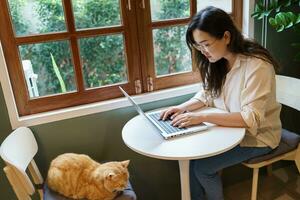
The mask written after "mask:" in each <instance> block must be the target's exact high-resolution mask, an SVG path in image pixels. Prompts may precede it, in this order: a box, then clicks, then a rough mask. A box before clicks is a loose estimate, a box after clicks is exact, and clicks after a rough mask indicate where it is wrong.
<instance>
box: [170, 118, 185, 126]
mask: <svg viewBox="0 0 300 200" xmlns="http://www.w3.org/2000/svg"><path fill="white" fill-rule="evenodd" d="M186 121H187V118H185V117H182V118H177V119H176V118H175V119H174V120H173V121H172V126H179V125H180V124H181V123H184V122H186Z"/></svg>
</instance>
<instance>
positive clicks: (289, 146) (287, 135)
mask: <svg viewBox="0 0 300 200" xmlns="http://www.w3.org/2000/svg"><path fill="white" fill-rule="evenodd" d="M299 142H300V136H299V135H297V134H296V133H293V132H291V131H288V130H286V129H282V133H281V140H280V143H279V145H278V147H277V148H276V149H274V150H272V151H271V152H270V153H268V154H265V155H262V156H259V157H255V158H251V159H249V160H247V161H245V162H244V163H246V164H255V163H259V162H262V161H265V160H270V159H272V158H274V157H276V156H279V155H282V154H285V153H287V152H290V151H292V150H294V149H296V148H297V147H298V144H299Z"/></svg>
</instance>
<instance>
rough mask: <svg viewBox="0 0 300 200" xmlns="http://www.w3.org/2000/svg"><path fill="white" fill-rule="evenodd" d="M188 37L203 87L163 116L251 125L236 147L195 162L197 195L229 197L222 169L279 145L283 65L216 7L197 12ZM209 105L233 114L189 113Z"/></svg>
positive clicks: (177, 121)
mask: <svg viewBox="0 0 300 200" xmlns="http://www.w3.org/2000/svg"><path fill="white" fill-rule="evenodd" d="M186 41H187V45H188V46H189V48H190V50H191V52H193V51H194V52H195V54H196V56H195V57H196V60H195V62H196V64H197V66H199V70H200V73H201V77H202V81H203V83H202V88H201V90H200V91H199V92H198V93H197V94H196V95H195V96H194V97H193V98H192V99H190V100H189V101H187V102H185V103H182V104H180V105H178V106H173V107H171V108H168V109H167V110H165V111H163V112H162V113H161V118H162V119H164V120H165V119H166V118H167V117H171V119H172V124H173V125H174V126H178V127H186V126H191V125H195V124H199V123H201V122H210V123H214V124H217V125H220V126H230V127H244V128H246V135H245V137H244V139H243V140H242V142H241V143H240V145H238V146H237V147H235V148H233V149H231V150H229V151H227V152H225V153H223V154H220V155H216V156H213V157H209V158H204V159H199V160H193V161H191V163H190V187H191V196H192V199H193V200H196V199H197V200H200V199H205V196H206V199H208V200H219V199H224V197H223V191H222V182H221V179H220V177H219V175H218V173H217V172H218V171H219V170H221V169H223V168H225V167H228V166H232V165H235V164H237V163H241V162H243V161H245V160H248V159H250V158H252V157H256V156H259V155H263V154H266V153H268V152H270V151H271V150H272V149H274V148H276V147H277V146H278V144H279V141H280V135H281V122H280V118H279V114H280V109H281V106H280V104H279V103H277V102H276V94H275V90H276V88H275V87H276V86H275V69H277V68H278V64H277V63H276V62H275V60H274V59H273V58H272V56H271V55H270V53H269V52H268V51H267V50H266V49H265V48H263V47H262V46H260V45H259V44H257V43H255V42H253V41H250V40H246V39H244V38H243V36H242V34H241V33H240V32H239V30H238V29H237V28H236V26H235V25H234V23H233V21H232V19H231V18H230V16H229V15H228V14H227V13H226V12H224V11H223V10H220V9H218V8H215V7H207V8H205V9H203V10H201V11H200V12H199V13H197V15H196V16H194V18H193V19H192V21H191V22H190V24H189V27H188V29H187V33H186ZM205 106H211V107H216V108H219V109H223V110H227V111H228V113H206V114H199V113H196V112H194V113H192V112H188V111H193V110H196V109H199V108H202V107H205ZM220 140H222V138H220Z"/></svg>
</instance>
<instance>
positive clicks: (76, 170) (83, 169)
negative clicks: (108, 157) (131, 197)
mask: <svg viewBox="0 0 300 200" xmlns="http://www.w3.org/2000/svg"><path fill="white" fill-rule="evenodd" d="M128 164H129V160H126V161H122V162H108V163H104V164H100V163H97V162H96V161H94V160H93V159H91V158H90V157H89V156H87V155H83V154H74V153H65V154H62V155H59V156H58V157H57V158H55V159H54V160H53V161H52V162H51V164H50V168H49V171H48V177H47V182H48V185H49V187H50V188H51V189H52V190H54V191H56V192H58V193H60V194H62V195H64V196H66V197H70V198H74V199H83V198H86V199H89V200H111V199H113V198H114V197H115V196H116V195H117V193H118V192H119V191H121V190H124V189H125V188H126V187H127V182H128V178H129V173H128V170H127V167H128Z"/></svg>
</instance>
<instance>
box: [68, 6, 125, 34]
mask: <svg viewBox="0 0 300 200" xmlns="http://www.w3.org/2000/svg"><path fill="white" fill-rule="evenodd" d="M72 2H73V9H74V16H75V25H76V28H77V29H82V28H95V27H103V26H113V25H119V24H120V23H121V18H120V4H119V0H97V1H82V0H73V1H72Z"/></svg>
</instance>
